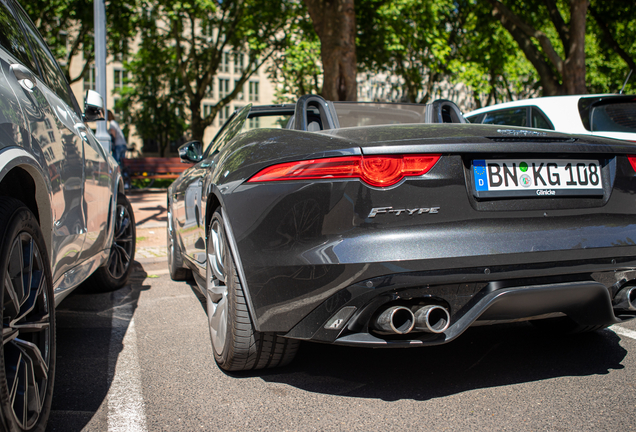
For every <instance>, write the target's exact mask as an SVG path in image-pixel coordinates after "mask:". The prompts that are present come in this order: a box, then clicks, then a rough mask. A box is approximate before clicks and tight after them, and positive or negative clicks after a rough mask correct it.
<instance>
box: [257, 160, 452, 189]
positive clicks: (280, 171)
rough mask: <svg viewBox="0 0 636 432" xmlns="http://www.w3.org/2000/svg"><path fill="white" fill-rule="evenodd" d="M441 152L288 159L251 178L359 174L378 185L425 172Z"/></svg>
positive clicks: (334, 177) (301, 178) (288, 178)
mask: <svg viewBox="0 0 636 432" xmlns="http://www.w3.org/2000/svg"><path fill="white" fill-rule="evenodd" d="M440 156H441V155H439V154H427V155H403V156H344V157H337V158H326V159H311V160H305V161H298V162H286V163H282V164H278V165H273V166H270V167H267V168H265V169H263V170H261V171H260V172H259V173H258V174H256V175H254V176H253V177H252V178H250V179H249V180H248V182H251V183H255V182H268V181H285V180H318V179H345V178H359V179H361V180H362V181H363V182H365V183H367V184H369V185H371V186H376V187H387V186H393V185H394V184H397V183H399V182H400V181H401V180H402V179H403V178H404V177H416V176H421V175H423V174H426V173H427V172H428V171H429V170H430V169H431V168H433V166H434V165H435V164H436V163H437V161H438V160H439V158H440Z"/></svg>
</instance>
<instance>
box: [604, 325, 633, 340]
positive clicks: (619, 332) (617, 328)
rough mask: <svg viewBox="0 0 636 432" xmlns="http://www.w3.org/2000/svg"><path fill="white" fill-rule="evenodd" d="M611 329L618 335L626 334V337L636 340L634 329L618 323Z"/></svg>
mask: <svg viewBox="0 0 636 432" xmlns="http://www.w3.org/2000/svg"><path fill="white" fill-rule="evenodd" d="M609 329H610V330H612V331H613V332H614V333H616V334H617V335H621V336H625V337H628V338H631V339H634V340H636V331H634V330H630V329H626V328H624V327H620V326H618V325H613V326H611V327H609Z"/></svg>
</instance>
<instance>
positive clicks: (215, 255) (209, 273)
mask: <svg viewBox="0 0 636 432" xmlns="http://www.w3.org/2000/svg"><path fill="white" fill-rule="evenodd" d="M225 242H226V240H225V231H224V229H223V224H222V222H221V221H220V220H219V219H217V218H214V219H213V220H212V223H211V224H210V233H209V238H208V244H207V254H206V255H207V266H206V285H207V286H206V288H207V290H206V291H207V295H206V297H207V309H208V319H209V326H210V337H211V338H212V345H213V346H214V350H215V351H216V353H217V354H219V355H220V354H221V353H222V352H223V349H224V348H225V341H226V334H227V325H228V299H227V295H228V291H227V285H226V276H225V266H224V262H225V261H224V260H225V259H226V257H225V254H226V253H227V248H226V244H225Z"/></svg>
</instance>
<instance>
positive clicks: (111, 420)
mask: <svg viewBox="0 0 636 432" xmlns="http://www.w3.org/2000/svg"><path fill="white" fill-rule="evenodd" d="M120 319H121V318H120V317H118V316H117V314H116V313H113V326H112V334H111V350H112V349H114V348H115V347H117V348H118V347H120V346H121V351H120V352H119V355H118V356H115V355H114V353H112V352H111V353H110V354H111V356H110V359H111V365H109V369H110V370H109V372H110V376H112V377H113V381H112V383H111V384H110V389H109V390H108V395H107V396H106V398H107V400H108V431H109V432H146V430H147V428H146V413H145V409H144V399H143V396H142V393H141V372H140V368H139V356H138V354H137V333H136V331H135V320H134V319H131V320H130V322H129V324H128V329H127V330H126V334H125V335H124V338H123V340H121V338H120V337H119V336H121V330H122V327H121V321H120ZM118 330H119V331H118ZM118 333H119V336H118ZM120 340H121V342H119V341H120ZM113 363H114V364H113Z"/></svg>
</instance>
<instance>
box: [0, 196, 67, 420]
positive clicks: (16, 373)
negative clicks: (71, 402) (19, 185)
mask: <svg viewBox="0 0 636 432" xmlns="http://www.w3.org/2000/svg"><path fill="white" fill-rule="evenodd" d="M0 231H1V232H0V234H1V236H0V268H1V269H2V271H3V275H2V278H0V286H1V287H2V296H0V299H2V309H1V311H2V312H1V313H2V322H3V332H2V333H3V341H2V342H3V347H2V355H0V413H1V422H2V424H1V425H0V426H3V427H4V428H3V430H7V431H11V432H16V431H26V430H29V431H44V430H45V428H46V423H47V420H48V417H49V414H50V412H51V401H52V399H53V381H54V377H55V304H54V300H53V278H52V276H51V266H50V261H49V257H48V253H47V248H46V244H45V242H44V237H43V235H42V231H41V230H40V226H39V225H38V222H37V220H36V218H35V215H34V214H33V213H32V212H31V210H29V209H28V208H27V207H26V206H24V204H23V203H22V202H20V201H18V200H15V199H13V198H0ZM27 281H28V286H25V284H24V282H27ZM18 413H19V415H18Z"/></svg>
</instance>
